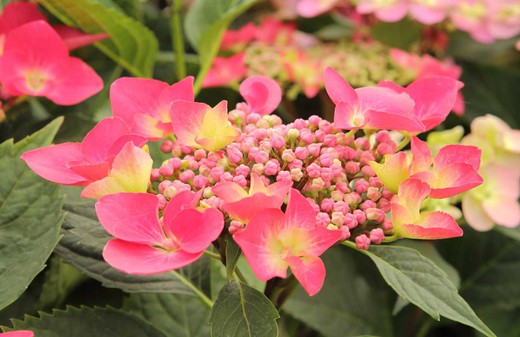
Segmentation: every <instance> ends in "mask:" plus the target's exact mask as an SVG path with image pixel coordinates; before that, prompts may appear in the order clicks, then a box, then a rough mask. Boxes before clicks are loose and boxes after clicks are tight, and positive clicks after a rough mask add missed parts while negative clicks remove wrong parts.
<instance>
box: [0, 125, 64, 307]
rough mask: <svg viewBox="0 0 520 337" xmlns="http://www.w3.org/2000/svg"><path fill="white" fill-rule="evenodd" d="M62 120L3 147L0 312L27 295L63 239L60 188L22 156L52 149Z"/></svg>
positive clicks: (0, 155)
mask: <svg viewBox="0 0 520 337" xmlns="http://www.w3.org/2000/svg"><path fill="white" fill-rule="evenodd" d="M62 121H63V119H62V118H59V119H56V120H55V121H53V122H52V123H50V124H49V125H47V126H46V127H45V128H43V129H42V130H40V131H38V132H36V133H35V134H33V135H32V136H29V137H27V138H25V139H24V140H22V141H20V142H18V143H16V144H13V142H12V140H8V141H5V142H4V143H2V144H0V158H1V159H0V172H2V178H1V179H0V257H1V259H0V289H1V291H0V309H3V308H5V307H6V306H7V305H9V304H10V303H12V302H14V301H15V300H16V299H17V298H18V297H19V296H20V295H22V293H23V292H24V291H25V289H26V288H27V287H28V286H29V284H30V283H31V281H32V280H33V279H34V277H35V276H36V275H37V274H38V273H39V272H40V271H42V270H43V268H44V267H45V262H46V261H47V258H48V257H49V255H50V254H51V253H52V250H53V249H54V247H55V246H56V244H57V243H58V240H59V231H60V225H61V222H62V221H63V212H62V211H61V207H62V203H63V197H62V195H61V192H60V189H59V186H58V185H56V184H52V183H50V182H48V181H45V180H43V179H41V178H40V177H38V176H37V175H36V174H34V173H33V172H32V171H31V170H30V169H29V167H27V165H26V164H25V163H24V162H23V161H22V160H21V159H20V158H19V157H20V155H22V153H24V152H25V151H28V150H32V149H35V148H38V147H42V146H45V145H49V144H50V143H51V141H52V139H53V137H54V135H55V134H56V132H57V131H58V128H59V127H60V125H61V122H62Z"/></svg>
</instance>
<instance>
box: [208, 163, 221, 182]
mask: <svg viewBox="0 0 520 337" xmlns="http://www.w3.org/2000/svg"><path fill="white" fill-rule="evenodd" d="M223 174H224V169H223V168H222V167H220V166H216V167H214V168H212V169H211V173H210V174H209V176H210V177H211V179H213V180H214V181H215V182H218V181H220V178H221V177H222V175H223Z"/></svg>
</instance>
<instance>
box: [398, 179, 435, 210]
mask: <svg viewBox="0 0 520 337" xmlns="http://www.w3.org/2000/svg"><path fill="white" fill-rule="evenodd" d="M430 191H431V189H430V186H428V184H427V183H424V182H422V181H420V180H417V179H413V178H409V179H407V180H405V181H404V182H403V183H402V184H401V185H399V193H398V195H399V198H401V199H402V200H403V201H404V203H403V206H405V207H406V208H408V210H409V211H410V212H412V213H415V212H417V213H418V212H419V210H420V209H421V205H422V203H423V201H424V199H426V198H427V197H428V195H429V194H430Z"/></svg>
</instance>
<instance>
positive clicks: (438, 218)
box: [401, 212, 463, 240]
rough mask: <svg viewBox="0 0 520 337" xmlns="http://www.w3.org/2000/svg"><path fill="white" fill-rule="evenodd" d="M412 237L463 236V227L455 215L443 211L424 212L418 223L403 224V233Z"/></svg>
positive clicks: (440, 237) (438, 237)
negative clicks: (454, 217) (455, 218)
mask: <svg viewBox="0 0 520 337" xmlns="http://www.w3.org/2000/svg"><path fill="white" fill-rule="evenodd" d="M403 233H406V235H403V237H406V238H410V239H421V240H435V239H448V238H454V237H459V236H462V233H463V232H462V228H460V227H459V225H458V224H457V222H456V221H455V220H454V219H453V217H452V216H451V215H449V214H447V213H443V212H424V213H422V214H421V218H420V220H419V222H418V224H417V225H415V224H409V225H408V224H406V225H403V228H402V230H401V234H403Z"/></svg>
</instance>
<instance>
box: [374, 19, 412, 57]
mask: <svg viewBox="0 0 520 337" xmlns="http://www.w3.org/2000/svg"><path fill="white" fill-rule="evenodd" d="M421 31H422V27H421V25H420V24H418V23H417V22H415V21H411V20H408V19H405V20H401V21H399V22H391V23H389V22H379V23H377V24H376V25H375V26H374V28H373V29H372V36H373V37H374V39H376V40H378V41H380V42H382V43H384V44H386V45H388V46H390V47H394V48H399V49H405V50H407V49H410V47H411V46H412V45H413V44H414V43H415V42H418V41H420V39H421Z"/></svg>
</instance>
